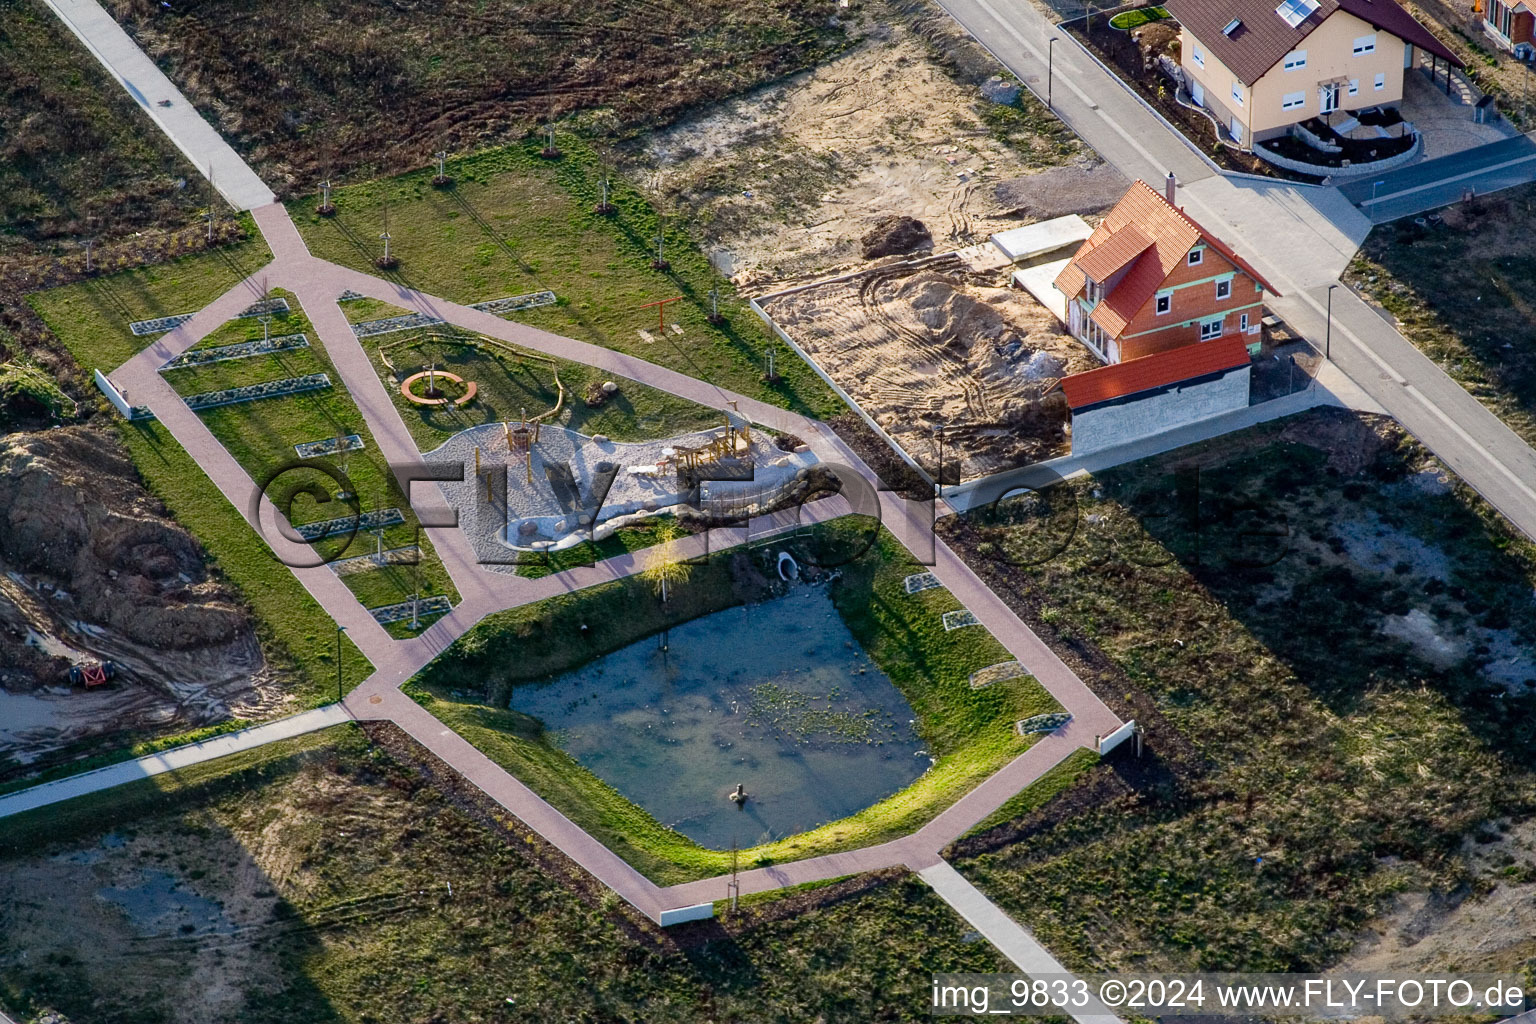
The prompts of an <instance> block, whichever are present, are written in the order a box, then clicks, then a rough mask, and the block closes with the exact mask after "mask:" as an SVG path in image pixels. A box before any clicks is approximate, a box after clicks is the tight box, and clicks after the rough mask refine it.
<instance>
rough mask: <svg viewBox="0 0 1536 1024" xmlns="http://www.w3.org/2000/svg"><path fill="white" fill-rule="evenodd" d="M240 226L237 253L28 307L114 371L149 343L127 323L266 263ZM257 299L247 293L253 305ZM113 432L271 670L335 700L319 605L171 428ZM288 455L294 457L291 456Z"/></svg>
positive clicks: (300, 688)
mask: <svg viewBox="0 0 1536 1024" xmlns="http://www.w3.org/2000/svg"><path fill="white" fill-rule="evenodd" d="M245 224H246V227H247V229H248V236H247V239H246V240H245V241H243V242H239V243H236V244H235V245H233V246H229V247H225V248H222V249H219V250H216V251H213V252H206V253H198V254H197V255H193V256H186V257H183V258H181V259H178V260H174V261H171V262H167V263H163V264H158V265H155V266H151V267H143V268H139V269H135V270H129V271H123V272H120V273H115V274H104V275H101V276H98V277H94V278H90V279H88V280H85V281H81V282H79V283H77V284H72V285H66V286H63V287H60V288H54V289H50V290H48V291H43V292H36V293H34V294H32V295H29V296H28V297H27V301H28V302H29V303H30V304H31V305H32V307H33V308H34V309H35V310H36V311H37V312H38V313H39V314H40V315H41V316H42V318H43V319H44V320H45V321H46V322H47V324H48V326H49V327H50V328H52V330H53V333H54V334H55V335H56V336H57V337H58V339H59V340H60V341H61V342H62V343H63V344H64V346H65V347H66V348H67V349H68V350H69V351H70V353H71V354H72V355H74V357H75V359H76V360H77V361H78V362H79V363H80V365H81V366H83V367H86V368H90V367H100V368H102V369H109V368H112V367H115V366H117V365H119V364H121V363H122V362H124V361H125V360H127V359H129V358H130V357H132V356H133V355H134V354H135V353H137V352H138V351H139V350H140V349H142V348H143V347H145V346H146V345H148V344H150V343H151V342H152V341H153V339H151V338H139V337H135V336H134V335H133V334H132V332H131V331H130V330H129V328H128V324H129V322H131V321H133V320H144V319H149V318H151V317H155V316H165V315H170V314H174V313H182V312H185V311H186V310H188V309H196V308H199V307H200V306H202V305H205V304H207V303H209V302H212V301H213V300H214V299H215V298H217V297H218V296H219V295H221V294H223V293H224V292H225V291H228V289H229V288H230V287H232V286H233V285H235V284H237V283H238V282H239V281H241V280H243V279H244V278H245V277H246V276H247V275H249V274H251V273H253V272H254V271H256V270H257V269H259V268H260V267H261V266H262V265H263V264H265V263H267V262H269V261H270V259H271V253H270V252H269V251H268V249H267V247H266V245H265V243H263V242H261V241H260V240H259V236H257V235H256V234H255V232H254V228H253V227H252V226H251V224H250V221H249V219H246V221H245ZM259 297H260V296H259V295H255V294H253V295H252V297H251V301H252V302H255V301H256V300H257V299H258V298H259ZM259 330H260V325H259V324H257V323H255V322H254V321H237V322H236V323H235V324H234V325H226V327H224V328H221V329H220V330H219V331H216V332H214V334H213V335H212V336H210V338H209V339H206V340H205V341H204V343H203V344H204V345H205V346H217V345H219V344H225V343H242V342H245V341H247V340H249V339H250V338H251V336H252V335H253V334H254V335H255V336H256V337H260V335H259ZM253 361H254V360H238V361H235V362H231V363H222V364H217V365H220V366H238V365H240V364H242V363H249V362H253ZM311 366H313V364H311ZM274 375H275V374H274ZM117 430H118V434H119V436H120V437H121V438H122V440H123V443H124V445H125V446H126V447H127V449H128V452H129V455H130V456H131V457H132V459H133V462H134V465H135V467H136V468H137V469H138V471H139V474H140V475H141V476H142V477H143V479H144V482H145V485H146V486H147V487H148V488H149V490H150V491H151V492H152V493H153V494H154V495H155V496H156V497H157V498H159V499H160V500H161V501H163V502H164V503H165V505H166V506H167V507H168V508H169V509H170V510H171V512H172V513H173V514H174V515H175V517H176V519H177V520H178V521H179V522H180V523H181V524H182V525H183V526H185V527H186V528H187V529H188V530H190V531H192V533H193V534H194V535H196V536H197V538H198V540H199V541H200V542H201V543H202V544H203V546H204V548H205V550H207V552H208V554H209V556H210V558H211V559H212V560H213V562H214V563H215V565H216V566H217V568H218V570H219V571H220V572H221V573H222V574H223V576H224V578H226V579H227V580H228V581H229V582H230V583H232V584H234V585H235V586H236V587H237V588H238V589H239V591H240V593H241V596H242V597H243V598H244V599H245V600H246V601H247V602H248V603H249V604H250V606H251V609H252V611H253V612H255V614H256V619H257V629H258V633H259V635H260V637H261V640H262V647H263V650H264V652H265V654H266V656H267V659H268V661H269V663H271V664H272V665H273V667H274V668H275V669H276V670H277V671H278V672H280V673H283V674H284V675H285V677H286V679H287V681H288V683H289V685H290V686H292V688H293V689H294V690H295V692H296V693H297V694H298V695H299V697H300V699H301V701H302V702H305V703H314V702H322V701H325V700H329V699H334V697H335V692H336V638H335V636H334V635H327V631H325V630H316V629H315V626H314V624H315V623H316V622H319V621H323V620H324V618H325V612H324V611H323V610H322V609H321V607H320V606H319V604H318V603H316V601H315V600H314V598H313V597H311V596H310V594H309V592H308V591H306V590H305V589H304V587H303V586H302V585H301V584H300V583H299V581H298V580H297V579H296V578H295V577H294V575H293V573H292V572H291V571H289V569H288V568H287V567H286V566H284V565H282V564H281V563H279V562H278V561H276V560H275V559H274V558H273V557H272V552H271V550H270V549H269V548H268V547H267V545H266V543H265V542H264V541H263V540H262V538H261V537H260V536H258V535H257V533H256V532H255V531H254V530H253V529H252V528H251V526H250V525H249V524H248V523H247V522H246V521H245V519H244V517H243V516H242V515H241V513H240V511H239V510H237V509H236V508H235V507H234V506H232V505H231V504H230V503H229V501H228V500H227V499H226V498H225V497H224V495H223V494H222V493H221V492H220V491H219V489H218V488H217V487H215V486H214V484H213V482H212V481H211V480H209V479H208V477H207V475H206V474H205V473H204V472H203V470H202V468H201V467H200V466H198V464H197V462H196V461H194V460H193V459H192V458H191V457H190V456H189V455H188V454H187V453H186V451H185V450H184V449H183V448H182V447H181V446H180V445H179V444H177V442H176V440H175V439H174V438H173V437H172V436H171V435H170V433H169V431H167V430H166V429H165V428H164V427H162V426H161V425H159V424H158V423H154V422H151V421H136V422H134V423H122V422H120V423H119V424H118V426H117ZM327 433H328V434H329V432H327ZM329 436H334V435H329ZM303 440H314V438H304V439H303ZM287 457H289V458H291V457H292V450H291V449H290V450H289V453H288V456H287ZM341 649H342V677H343V682H344V684H345V685H346V686H348V687H350V686H354V685H356V684H357V683H358V682H361V681H362V679H363V678H364V677H366V676H367V675H368V674H369V673H370V672H371V671H372V666H371V665H370V664H369V662H368V659H367V658H365V657H364V656H363V655H362V653H361V652H360V651H358V650H357V648H356V646H355V645H354V644H353V643H352V641H351V640H350V639H347V638H343V640H342V645H341Z"/></svg>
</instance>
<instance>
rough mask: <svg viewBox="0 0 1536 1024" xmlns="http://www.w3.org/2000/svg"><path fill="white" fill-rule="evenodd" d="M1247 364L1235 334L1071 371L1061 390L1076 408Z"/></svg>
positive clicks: (1243, 344)
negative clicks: (1121, 361)
mask: <svg viewBox="0 0 1536 1024" xmlns="http://www.w3.org/2000/svg"><path fill="white" fill-rule="evenodd" d="M1247 363H1248V345H1247V343H1246V342H1245V341H1244V340H1243V337H1242V335H1240V334H1234V335H1231V336H1230V337H1226V338H1218V339H1216V340H1215V341H1201V342H1196V343H1195V344H1193V345H1184V346H1182V347H1180V348H1175V349H1170V350H1169V351H1167V352H1159V353H1158V354H1157V355H1154V356H1142V357H1141V358H1140V359H1132V360H1130V361H1128V362H1124V363H1111V364H1110V365H1109V366H1101V367H1099V368H1098V369H1097V370H1086V371H1084V372H1083V373H1074V374H1071V375H1070V376H1067V377H1063V378H1062V379H1061V390H1062V392H1063V393H1065V394H1066V396H1067V405H1069V406H1071V407H1072V408H1073V409H1074V410H1076V409H1082V408H1085V407H1087V406H1090V405H1097V404H1099V403H1100V402H1107V401H1109V400H1110V399H1112V398H1124V397H1125V396H1126V395H1135V394H1139V393H1140V392H1143V391H1151V390H1152V389H1153V388H1160V387H1166V386H1168V385H1169V384H1177V383H1178V382H1179V381H1181V380H1193V379H1194V378H1196V377H1204V376H1206V375H1207V374H1212V373H1221V372H1222V371H1223V370H1234V369H1236V368H1237V367H1239V366H1245V365H1247Z"/></svg>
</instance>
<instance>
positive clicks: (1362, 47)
mask: <svg viewBox="0 0 1536 1024" xmlns="http://www.w3.org/2000/svg"><path fill="white" fill-rule="evenodd" d="M1163 6H1165V7H1166V8H1167V9H1168V12H1169V13H1170V14H1172V15H1173V16H1174V17H1175V18H1177V19H1178V21H1179V24H1180V26H1181V28H1182V33H1181V35H1180V39H1179V43H1180V49H1179V63H1180V66H1181V67H1182V68H1183V71H1184V79H1185V81H1186V83H1188V86H1189V92H1190V98H1191V99H1193V100H1194V101H1195V102H1196V103H1198V104H1200V105H1201V106H1202V107H1204V108H1205V109H1207V110H1209V111H1211V113H1213V114H1214V115H1215V116H1216V117H1217V118H1218V119H1219V120H1220V121H1221V123H1222V124H1223V125H1225V126H1226V128H1227V130H1228V131H1229V132H1230V133H1231V136H1232V139H1233V141H1235V142H1237V143H1238V144H1239V145H1241V146H1242V147H1243V148H1245V149H1249V148H1252V146H1253V143H1254V142H1256V141H1262V140H1264V139H1268V138H1273V137H1275V136H1277V135H1282V134H1284V133H1285V132H1286V131H1288V130H1289V129H1290V126H1291V125H1293V124H1297V123H1299V122H1302V121H1306V120H1308V119H1309V118H1313V117H1317V116H1319V115H1327V114H1332V113H1335V112H1337V111H1358V110H1364V109H1366V108H1368V107H1392V106H1396V105H1397V104H1399V103H1400V102H1402V99H1403V75H1404V73H1405V70H1406V69H1409V68H1412V67H1413V66H1414V65H1415V63H1416V60H1415V51H1416V50H1417V51H1422V52H1424V53H1426V54H1428V55H1429V57H1430V59H1431V60H1432V61H1434V62H1436V63H1438V62H1439V61H1441V60H1444V61H1447V62H1449V64H1450V65H1453V66H1456V67H1460V66H1461V61H1460V60H1458V59H1457V57H1456V55H1455V54H1454V53H1452V52H1451V51H1450V50H1449V49H1448V48H1446V46H1445V45H1444V44H1443V43H1441V42H1440V41H1439V40H1438V39H1436V38H1435V37H1434V36H1433V35H1432V34H1431V33H1430V32H1429V30H1428V29H1426V28H1425V27H1424V26H1423V25H1421V24H1419V23H1418V22H1417V21H1415V20H1414V18H1413V16H1412V15H1410V14H1409V13H1408V12H1407V11H1405V10H1403V8H1401V7H1399V6H1398V5H1397V3H1396V2H1395V0H1282V2H1281V3H1279V4H1278V5H1276V4H1275V2H1274V0H1167V2H1166V3H1165V4H1164V5H1163Z"/></svg>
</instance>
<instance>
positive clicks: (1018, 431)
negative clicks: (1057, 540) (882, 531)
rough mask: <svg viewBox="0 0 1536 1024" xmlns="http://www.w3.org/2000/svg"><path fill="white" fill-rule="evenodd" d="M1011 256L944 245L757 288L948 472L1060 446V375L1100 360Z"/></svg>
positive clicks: (1035, 457) (903, 439) (1032, 457)
mask: <svg viewBox="0 0 1536 1024" xmlns="http://www.w3.org/2000/svg"><path fill="white" fill-rule="evenodd" d="M1010 270H1012V267H1011V266H1007V267H1005V268H1002V269H992V270H986V271H977V270H973V269H971V268H970V267H969V266H968V265H967V264H966V262H965V261H964V260H962V258H961V257H959V256H957V255H954V254H949V255H946V256H941V257H937V258H935V259H932V260H924V261H919V262H916V263H897V264H891V265H887V266H884V267H879V268H876V269H873V270H869V271H865V272H864V273H862V274H857V275H854V276H851V277H845V278H838V279H834V280H831V281H827V282H824V283H821V284H817V285H813V286H810V287H807V288H801V289H798V290H795V291H792V292H788V293H786V294H783V295H779V296H772V297H768V298H765V299H764V300H762V302H761V305H762V308H763V310H764V312H766V313H767V314H768V315H769V316H771V317H772V318H773V320H774V322H775V323H776V324H777V325H778V326H779V327H780V328H781V329H782V330H783V331H784V332H785V333H786V334H788V335H789V337H790V338H792V339H794V341H795V343H796V344H797V345H799V346H800V348H801V349H802V350H804V351H805V353H806V354H807V355H809V356H810V357H811V358H812V359H813V360H815V361H816V363H817V364H818V365H819V366H820V367H821V368H822V369H823V370H824V371H826V373H827V374H828V375H829V376H830V377H831V378H832V379H833V380H834V381H836V382H837V384H838V385H839V386H840V387H841V388H842V389H843V390H844V391H846V392H847V393H848V394H849V395H850V396H851V397H852V398H853V400H854V401H855V402H857V403H858V404H859V407H860V408H861V409H863V410H864V412H865V413H866V414H867V415H869V416H870V417H871V418H873V419H874V421H875V422H876V423H878V424H879V425H880V428H881V429H882V430H884V431H885V432H886V433H887V434H889V435H890V436H891V437H892V438H893V439H894V440H895V441H896V442H897V443H898V444H900V445H901V446H902V448H903V449H905V450H906V452H907V454H908V455H911V456H912V457H913V458H914V459H915V460H917V462H918V464H919V465H921V466H923V467H925V468H926V469H928V470H929V472H930V473H936V472H937V471H938V469H939V465H940V462H941V452H940V451H939V444H940V441H939V437H938V435H936V433H935V429H934V428H936V427H942V428H943V431H942V443H943V448H944V450H943V452H942V461H943V473H944V478H945V480H946V481H952V482H958V481H961V480H970V479H974V478H976V477H980V476H986V475H988V474H991V473H996V472H999V471H1001V470H1004V469H1009V468H1012V467H1014V466H1021V465H1027V464H1029V463H1032V462H1038V461H1040V460H1041V459H1048V458H1051V457H1053V456H1056V455H1064V454H1066V452H1067V450H1068V449H1069V447H1070V440H1069V437H1068V435H1067V429H1066V428H1067V422H1068V412H1067V404H1066V399H1065V397H1064V396H1063V395H1062V394H1061V392H1060V391H1059V390H1056V389H1054V385H1055V383H1056V382H1057V381H1058V380H1059V379H1060V378H1061V377H1063V376H1065V375H1066V374H1069V373H1077V372H1079V371H1081V370H1088V369H1092V368H1093V367H1094V366H1097V365H1098V361H1097V360H1096V359H1095V358H1094V357H1093V356H1092V355H1091V354H1090V353H1089V352H1088V350H1087V349H1086V348H1084V347H1083V346H1082V345H1080V344H1078V343H1077V341H1076V340H1075V339H1073V338H1072V337H1070V336H1069V335H1067V334H1065V333H1064V332H1063V330H1062V327H1061V324H1060V322H1059V321H1057V319H1056V318H1055V316H1053V315H1052V314H1051V312H1050V311H1049V310H1047V309H1045V308H1044V307H1043V306H1041V305H1040V304H1039V303H1038V302H1036V301H1035V300H1034V299H1033V298H1031V297H1030V296H1029V294H1028V293H1026V292H1023V291H1017V290H1012V289H1009V288H1007V287H1005V282H1006V280H1007V277H1006V275H1007V273H1008V271H1010Z"/></svg>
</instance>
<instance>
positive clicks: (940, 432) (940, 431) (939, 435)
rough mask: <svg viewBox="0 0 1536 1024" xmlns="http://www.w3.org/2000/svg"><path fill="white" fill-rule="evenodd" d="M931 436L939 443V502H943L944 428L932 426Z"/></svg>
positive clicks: (936, 425) (937, 425)
mask: <svg viewBox="0 0 1536 1024" xmlns="http://www.w3.org/2000/svg"><path fill="white" fill-rule="evenodd" d="M933 436H934V438H935V439H936V440H937V441H938V443H939V480H938V483H939V500H940V501H943V500H944V428H943V426H941V425H939V424H934V427H933Z"/></svg>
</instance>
